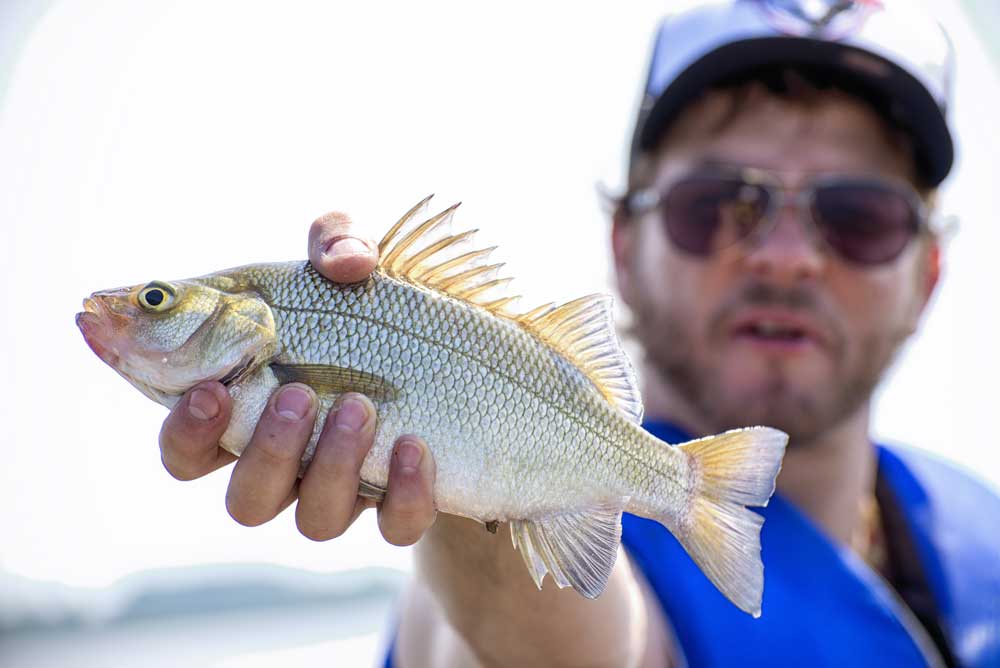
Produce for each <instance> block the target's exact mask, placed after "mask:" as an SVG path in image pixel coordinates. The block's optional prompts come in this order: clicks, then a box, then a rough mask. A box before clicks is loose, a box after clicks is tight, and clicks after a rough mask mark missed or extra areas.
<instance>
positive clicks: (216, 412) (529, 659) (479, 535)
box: [160, 214, 669, 668]
mask: <svg viewBox="0 0 1000 668" xmlns="http://www.w3.org/2000/svg"><path fill="white" fill-rule="evenodd" d="M376 249H377V247H376V245H375V244H373V243H370V242H367V241H364V240H360V239H357V238H354V237H352V236H351V234H350V222H349V220H348V219H347V217H346V216H344V215H342V214H329V215H327V216H324V217H323V218H320V219H319V220H317V221H316V222H315V223H314V224H313V226H312V228H311V230H310V233H309V259H310V261H311V262H312V264H313V265H314V266H315V267H316V269H317V270H318V271H319V272H320V273H322V274H323V275H324V276H326V277H327V278H329V279H331V280H334V281H338V282H345V283H350V282H356V281H361V280H364V279H365V278H366V277H367V276H368V274H370V273H371V271H372V270H373V269H374V267H375V265H376V262H377V250H376ZM317 403H318V402H317V401H316V397H315V395H314V394H313V392H312V390H311V389H310V388H308V387H306V386H303V385H297V384H292V385H290V386H284V387H283V388H282V389H281V391H279V392H277V393H275V396H274V397H272V399H271V401H270V402H269V403H268V407H267V408H266V409H265V411H264V414H263V415H262V416H261V419H260V421H259V423H258V425H257V428H256V430H255V432H254V436H253V438H252V439H251V441H250V443H249V445H248V446H247V448H246V450H245V451H244V452H243V455H242V456H241V457H240V458H239V459H238V460H237V461H236V466H235V467H234V469H233V473H232V476H231V478H230V484H229V490H228V492H227V495H226V505H227V508H228V509H229V512H230V514H231V515H232V516H233V518H234V519H236V521H238V522H240V523H242V524H246V525H251V526H255V525H258V524H262V523H264V522H267V521H269V520H271V519H273V518H274V517H276V516H277V515H278V514H279V513H280V512H281V511H282V510H284V509H285V508H286V507H288V506H289V505H290V504H292V503H294V502H296V500H297V501H298V503H297V507H296V522H297V524H298V527H299V530H300V531H301V532H302V533H303V534H304V535H305V536H307V537H309V538H312V539H313V540H328V539H331V538H336V537H337V536H339V535H341V534H342V533H343V532H344V531H346V530H347V528H348V527H349V526H350V525H351V524H352V523H353V522H354V520H355V519H357V517H358V515H359V514H360V513H361V512H362V511H364V510H365V509H366V508H368V507H371V506H372V505H373V504H372V502H371V501H368V500H365V499H362V498H360V497H358V496H357V489H358V483H359V480H360V469H361V463H362V461H363V460H364V458H365V455H367V453H368V451H369V449H370V448H371V446H372V441H373V438H374V433H375V423H376V419H375V410H374V406H373V405H372V403H371V402H370V401H369V400H368V399H367V398H365V397H363V396H361V395H353V394H352V395H345V396H344V397H342V398H341V400H340V401H338V403H337V405H336V406H335V407H334V408H333V409H332V410H331V411H330V414H329V415H328V416H317V415H316V406H317ZM230 409H231V400H230V397H229V394H228V392H227V391H226V389H225V387H224V386H222V385H220V384H219V383H202V384H200V385H199V386H197V387H196V388H194V389H192V390H191V391H189V392H188V393H187V394H186V395H185V397H184V398H183V399H182V400H181V401H180V402H179V403H178V404H177V406H175V408H174V410H173V411H171V414H170V416H169V417H168V418H167V420H166V421H165V422H164V425H163V429H162V431H161V434H160V447H161V453H162V458H163V463H164V466H165V467H166V468H167V470H168V471H170V472H171V474H173V475H174V476H175V477H177V478H179V479H184V480H190V479H192V478H197V477H200V476H202V475H205V474H207V473H209V472H211V471H214V470H215V469H217V468H219V467H221V466H224V465H226V464H229V463H231V462H232V461H233V460H234V457H233V456H232V455H230V454H229V453H226V452H225V451H223V450H221V449H220V448H219V447H218V440H219V438H220V437H221V436H222V433H223V432H224V431H225V428H226V424H227V423H228V420H229V412H230ZM317 419H322V420H324V428H323V432H322V434H321V436H320V439H319V442H318V444H317V448H316V453H315V455H314V458H313V460H312V461H311V463H310V464H309V466H308V468H307V469H306V472H305V475H304V476H303V477H302V479H301V481H300V480H299V479H298V477H297V474H298V463H299V460H300V458H301V457H302V453H303V452H304V450H305V446H306V444H307V442H308V440H309V436H310V434H311V432H312V425H313V424H314V422H315V420H317ZM434 473H435V469H434V461H433V457H432V456H431V454H430V452H429V450H428V449H427V446H426V444H424V443H423V441H422V440H421V439H419V438H417V437H414V436H404V437H401V438H400V439H399V440H398V441H397V443H396V445H395V448H394V451H393V456H392V458H391V462H390V470H389V483H388V490H387V492H386V497H385V500H384V501H383V502H382V503H381V504H379V506H378V510H379V528H380V530H381V532H382V535H383V537H384V538H385V539H386V540H387V541H389V542H390V543H393V544H395V545H411V544H413V543H415V542H417V541H418V540H420V543H419V545H418V547H417V572H416V578H415V583H414V586H413V588H412V591H411V593H410V595H409V596H408V598H407V602H406V604H405V607H404V610H403V614H402V617H401V623H400V628H399V637H398V643H397V648H396V649H397V651H396V660H397V664H398V665H399V666H402V668H417V667H419V666H459V665H475V664H476V663H479V664H481V665H484V666H509V665H518V666H533V665H538V666H559V665H573V666H614V667H615V668H619V667H621V666H666V665H669V663H668V661H667V658H668V656H669V647H668V645H667V642H666V638H667V633H666V625H665V620H664V619H663V617H662V612H661V609H660V607H659V605H658V604H657V603H656V602H655V601H654V600H653V599H652V598H651V597H650V596H648V595H644V594H643V588H642V587H643V585H642V584H641V583H642V582H644V581H643V580H642V578H641V577H639V578H637V577H636V576H635V575H634V574H633V572H632V569H631V568H630V566H629V562H628V560H627V559H626V558H625V556H624V553H622V554H621V555H620V556H619V559H618V562H617V564H616V565H615V568H614V571H613V572H612V575H611V579H610V581H609V583H608V587H607V590H606V591H605V592H604V593H603V594H602V595H601V596H600V597H599V598H597V599H596V600H593V601H591V600H588V599H586V598H584V597H582V596H580V595H579V594H577V593H576V592H574V591H572V590H569V589H566V590H560V589H558V588H557V587H556V586H555V584H554V583H553V582H552V580H551V579H548V580H547V581H546V583H545V586H544V588H543V590H542V591H538V589H537V588H536V587H535V585H534V583H533V582H532V581H531V578H530V577H529V575H528V571H527V569H526V568H525V565H524V563H523V561H522V559H521V556H520V554H519V553H518V552H516V551H515V550H514V548H513V546H512V545H511V541H510V538H509V533H508V531H507V529H506V527H502V528H501V530H500V531H498V532H497V533H496V534H491V533H489V532H487V531H486V530H485V529H484V528H483V525H481V524H478V523H476V522H472V521H470V520H465V519H462V518H458V517H454V516H448V515H441V516H440V517H437V521H435V509H434V505H433V493H432V490H433V485H434ZM473 657H475V658H473Z"/></svg>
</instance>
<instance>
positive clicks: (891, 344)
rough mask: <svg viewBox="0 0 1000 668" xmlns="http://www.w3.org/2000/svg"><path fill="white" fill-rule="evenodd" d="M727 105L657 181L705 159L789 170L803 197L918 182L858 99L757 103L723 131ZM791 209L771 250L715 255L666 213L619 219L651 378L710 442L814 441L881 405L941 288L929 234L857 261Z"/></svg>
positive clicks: (702, 109)
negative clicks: (899, 249) (737, 435)
mask: <svg viewBox="0 0 1000 668" xmlns="http://www.w3.org/2000/svg"><path fill="white" fill-rule="evenodd" d="M726 95H727V94H726V93H718V94H715V93H713V94H712V95H711V96H709V97H708V98H707V99H705V100H703V101H702V102H700V103H698V104H697V105H695V106H694V107H692V108H691V109H689V110H687V111H686V112H685V113H684V114H683V115H682V116H681V117H680V118H679V119H678V120H677V122H676V123H675V124H674V125H673V126H672V127H671V130H670V132H669V133H668V135H667V136H666V137H665V138H664V142H663V144H662V147H661V150H660V152H659V154H658V158H657V161H656V167H655V177H654V185H656V186H661V187H662V186H663V185H664V184H667V183H669V182H670V181H672V180H673V179H675V178H676V177H677V176H678V175H680V174H684V173H685V172H687V171H690V170H691V168H692V166H695V165H699V164H702V163H705V162H712V163H723V164H726V165H733V166H749V167H756V168H761V169H766V170H772V171H774V172H777V173H780V175H781V179H782V181H783V182H784V184H785V185H786V187H790V188H791V189H792V191H793V192H792V193H790V194H792V195H794V191H795V189H796V188H799V187H801V186H802V185H803V184H806V183H808V182H809V180H810V179H811V178H813V177H815V175H816V174H817V173H836V174H845V173H846V174H863V175H875V176H882V177H888V178H891V179H897V180H899V179H903V180H910V179H911V178H912V170H913V167H912V160H911V159H910V158H909V156H908V154H907V152H906V151H905V150H903V148H901V147H900V146H898V145H896V144H895V143H894V142H893V141H892V140H891V137H890V135H889V134H888V133H887V132H886V130H885V129H884V127H883V125H882V123H881V121H880V119H879V118H878V116H877V115H875V114H874V113H873V112H872V111H870V110H869V109H868V108H867V107H866V106H864V105H863V104H861V103H859V102H856V101H854V100H851V99H849V98H847V97H845V96H840V95H837V94H832V93H831V94H829V95H826V94H823V97H822V99H821V100H819V101H818V103H817V104H815V105H810V106H800V105H798V104H790V103H789V102H788V101H787V100H782V99H780V98H776V97H773V96H770V95H767V94H764V93H762V92H761V91H754V94H752V95H749V96H748V97H747V99H746V100H745V101H744V102H745V104H742V105H741V107H740V108H739V109H738V111H736V113H735V116H734V117H733V118H732V119H731V120H730V121H729V122H727V123H725V124H723V125H722V126H721V128H720V124H719V122H720V120H721V119H722V118H723V117H724V116H725V114H727V113H729V110H730V104H729V102H730V101H729V100H727V99H726ZM786 201H788V202H789V203H788V204H786V205H784V206H783V207H782V209H781V210H780V211H778V212H777V213H776V218H775V221H774V225H773V227H772V228H771V230H770V232H769V233H768V234H767V235H766V236H765V237H764V238H763V239H760V240H757V241H755V242H754V243H753V244H750V243H738V244H736V245H732V246H729V247H727V248H725V249H722V250H719V251H717V252H715V253H714V254H713V255H711V256H709V257H698V256H693V255H690V254H687V253H685V252H683V251H682V250H679V249H678V248H676V247H675V246H674V245H673V244H672V243H671V241H670V240H669V238H668V237H667V235H666V232H665V230H664V229H663V226H662V224H661V222H660V220H659V217H658V214H657V213H656V212H655V211H654V212H650V213H646V214H643V215H642V216H640V217H638V218H636V219H634V220H630V221H616V225H615V229H614V250H615V261H616V270H617V274H618V280H619V286H620V289H621V292H622V295H623V297H624V299H625V301H626V302H627V303H628V305H629V306H630V307H631V310H632V312H633V316H634V324H635V327H634V329H635V333H636V336H637V337H638V339H639V341H640V343H641V344H642V346H643V348H644V349H645V354H646V371H647V373H654V374H656V375H657V376H658V379H657V380H659V381H661V382H663V383H664V384H665V385H666V387H667V388H668V392H669V396H671V397H672V398H673V399H672V400H673V404H671V408H670V410H671V411H674V412H676V414H673V413H672V414H671V417H674V418H675V419H680V420H682V422H684V421H686V426H688V427H691V428H694V429H696V430H697V431H701V432H714V431H719V430H722V429H726V428H731V427H738V426H745V425H750V424H767V425H772V426H775V427H778V428H780V429H784V430H785V431H788V432H789V433H790V434H791V436H792V438H793V441H795V440H799V441H809V440H811V439H812V438H814V437H815V436H817V435H818V434H820V433H822V432H824V431H825V430H827V429H830V428H833V427H835V426H836V425H837V424H838V423H840V422H841V421H842V420H844V419H845V418H846V417H848V416H849V415H852V414H854V413H855V411H856V410H857V409H858V408H859V407H860V406H861V405H862V404H864V403H865V402H866V401H867V400H868V398H869V396H870V394H871V392H872V390H873V388H874V386H875V384H876V383H877V381H878V379H879V377H880V376H881V374H882V372H883V371H884V369H885V368H886V366H887V365H888V364H889V362H890V361H891V359H892V356H893V354H894V352H895V351H896V349H897V348H898V347H899V345H900V343H901V342H902V341H903V340H904V339H905V338H906V337H907V336H908V335H909V334H910V333H912V332H913V331H914V329H915V327H916V324H917V321H918V319H919V316H920V313H921V311H922V310H923V308H924V306H925V305H926V303H927V300H928V298H929V296H930V294H931V291H932V290H933V287H934V284H935V282H936V280H937V247H936V245H935V242H934V241H933V240H931V239H930V238H929V237H917V238H915V239H914V240H913V241H911V242H910V244H909V245H908V246H907V247H906V249H905V250H904V251H903V253H902V254H901V255H900V256H899V257H898V258H896V259H895V260H893V261H891V262H889V263H886V264H881V265H875V266H858V265H853V264H851V263H849V262H847V261H845V260H844V259H843V258H841V257H839V256H838V255H837V254H836V253H835V252H834V251H832V250H831V249H829V248H828V247H826V246H825V245H824V243H823V241H822V240H820V238H819V237H818V236H817V235H816V233H815V230H814V229H813V228H812V223H811V219H810V213H809V212H808V211H805V210H801V209H800V208H799V207H798V206H797V205H795V204H794V203H793V202H794V197H786Z"/></svg>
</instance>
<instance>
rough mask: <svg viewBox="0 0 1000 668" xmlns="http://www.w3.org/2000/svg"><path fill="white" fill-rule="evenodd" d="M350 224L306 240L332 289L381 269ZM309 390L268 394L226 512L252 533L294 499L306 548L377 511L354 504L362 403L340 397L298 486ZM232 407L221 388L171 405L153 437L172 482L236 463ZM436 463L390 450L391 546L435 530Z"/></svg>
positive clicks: (399, 448)
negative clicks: (227, 438)
mask: <svg viewBox="0 0 1000 668" xmlns="http://www.w3.org/2000/svg"><path fill="white" fill-rule="evenodd" d="M350 229H351V222H350V219H349V218H348V217H347V216H346V215H344V214H342V213H329V214H327V215H325V216H323V217H322V218H319V219H318V220H316V221H315V222H314V223H313V224H312V227H311V228H310V230H309V261H310V262H312V264H313V266H314V267H315V268H316V270H317V271H319V272H320V273H321V274H323V276H325V277H327V278H328V279H330V280H332V281H336V282H339V283H354V282H358V281H362V280H364V279H365V278H366V277H367V276H368V275H369V274H370V273H371V272H372V270H373V269H374V268H375V265H376V263H377V262H378V250H377V246H376V244H374V243H372V242H370V241H365V240H362V239H359V238H357V237H353V236H351V234H350ZM316 406H317V400H316V396H315V394H314V393H313V391H312V389H311V388H309V387H307V386H305V385H301V384H299V383H290V384H288V385H285V386H283V387H282V388H281V389H279V391H277V392H275V393H274V396H272V397H271V400H270V401H269V402H268V405H267V408H265V410H264V413H263V414H262V415H261V418H260V421H259V422H258V423H257V428H256V430H255V431H254V435H253V438H252V439H251V440H250V443H249V445H247V447H246V449H245V450H244V451H243V454H242V456H241V457H240V458H239V460H238V461H237V462H236V466H235V467H233V473H232V476H231V477H230V480H229V490H228V492H227V493H226V508H227V509H228V510H229V514H230V515H232V516H233V519H235V520H236V521H237V522H239V523H240V524H244V525H247V526H258V525H260V524H263V523H264V522H268V521H270V520H272V519H274V517H276V516H277V515H278V514H279V513H280V512H281V511H282V510H284V509H285V508H287V507H288V506H289V505H291V503H292V502H294V501H295V500H296V499H298V505H297V507H296V510H295V521H296V524H297V525H298V528H299V531H300V532H302V534H303V535H305V536H307V537H309V538H311V539H313V540H329V539H331V538H336V537H337V536H339V535H341V534H342V533H344V531H346V530H347V527H349V526H350V525H351V523H353V522H354V520H355V519H357V517H358V515H360V514H361V512H362V511H363V510H365V509H366V508H369V507H372V506H374V505H375V504H374V502H372V501H370V500H368V499H363V498H361V497H359V496H358V495H357V490H358V481H359V471H360V469H361V463H362V461H363V460H364V458H365V455H366V454H368V450H369V449H370V448H371V446H372V442H373V439H374V435H375V407H374V406H373V405H372V403H371V401H370V400H369V399H368V398H367V397H364V396H362V395H360V394H354V393H349V394H345V395H343V396H342V397H340V400H339V401H338V402H337V404H336V405H335V406H334V407H333V408H332V409H331V410H330V413H329V415H327V416H323V419H324V420H325V422H324V425H323V431H322V434H321V435H320V439H319V442H318V444H317V447H316V454H315V455H314V457H313V460H312V461H311V462H310V464H309V466H308V468H307V469H306V472H305V475H304V476H303V477H302V479H301V481H300V480H299V479H298V470H299V461H300V459H301V457H302V453H303V452H304V451H305V447H306V444H307V442H308V440H309V436H310V434H311V433H312V429H313V425H314V424H315V420H316V419H317V416H316ZM231 408H232V401H231V399H230V397H229V393H228V392H227V390H226V388H225V386H223V385H222V384H221V383H217V382H204V383H200V384H198V385H197V386H195V387H194V388H192V389H191V390H189V391H188V392H187V393H186V394H185V395H184V396H183V397H182V399H181V400H180V401H179V402H178V403H177V405H176V406H175V407H174V409H173V410H172V411H171V413H170V415H169V416H168V417H167V419H166V420H165V421H164V423H163V428H162V429H161V431H160V453H161V457H162V459H163V465H164V467H166V469H167V471H169V472H170V474H171V475H173V476H174V477H175V478H177V479H179V480H193V479H195V478H200V477H201V476H203V475H206V474H208V473H210V472H212V471H214V470H216V469H218V468H220V467H222V466H225V465H227V464H229V463H231V462H232V461H233V460H235V459H236V457H234V456H233V455H232V454H230V453H228V452H226V451H225V450H223V449H221V448H220V447H219V438H221V436H222V434H223V433H224V432H225V430H226V425H227V424H228V423H229V415H230V410H231ZM433 484H434V461H433V458H432V456H431V454H430V451H429V450H428V449H427V445H426V444H425V443H424V442H423V441H422V440H421V439H420V438H418V437H416V436H402V437H400V438H399V440H397V441H396V444H395V446H394V450H393V455H392V460H391V465H390V469H389V485H388V491H387V492H386V496H385V500H384V501H382V502H381V503H380V504H378V506H379V528H380V529H381V531H382V535H383V536H384V537H385V539H386V540H387V541H389V542H390V543H392V544H394V545H411V544H413V543H415V542H416V541H417V540H418V539H419V538H420V536H421V535H423V533H424V531H426V530H427V529H428V528H429V527H430V525H431V524H433V522H434V516H435V511H434V505H433V500H432V498H433V497H432V493H431V490H432V488H433Z"/></svg>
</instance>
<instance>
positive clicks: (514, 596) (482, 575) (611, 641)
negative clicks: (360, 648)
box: [395, 515, 673, 668]
mask: <svg viewBox="0 0 1000 668" xmlns="http://www.w3.org/2000/svg"><path fill="white" fill-rule="evenodd" d="M505 529H506V527H505V526H501V527H500V530H499V531H498V532H497V533H496V535H493V534H489V533H487V532H486V531H485V530H484V529H483V526H482V525H481V524H478V523H475V522H472V521H469V520H465V519H462V518H458V517H454V516H449V515H441V516H440V517H438V519H437V521H436V522H435V524H434V525H433V526H432V527H431V528H430V529H429V530H428V531H427V532H426V533H425V534H424V537H423V539H421V541H420V542H419V543H418V544H417V547H416V549H417V555H416V556H417V559H416V567H417V572H416V578H415V580H414V583H413V585H412V586H411V588H410V591H409V592H408V594H407V596H406V598H405V599H404V601H403V606H402V614H401V618H400V624H399V630H398V635H397V640H396V652H395V659H396V666H397V667H398V668H421V667H424V666H441V667H442V668H444V667H449V668H450V667H452V666H455V667H457V666H475V665H480V666H614V667H616V668H619V667H632V666H635V667H638V666H648V667H650V668H652V667H654V666H670V665H673V661H672V660H671V659H672V656H673V647H672V646H671V644H670V641H669V638H670V636H669V634H668V633H667V626H666V624H667V622H666V620H665V619H664V617H663V613H662V608H661V607H660V606H659V604H658V603H657V601H656V600H655V598H654V597H653V595H652V592H651V590H650V589H649V588H648V586H647V585H646V584H645V580H644V578H642V577H641V576H639V577H636V574H635V573H634V571H633V568H632V566H631V564H630V562H629V560H628V558H627V556H626V555H625V553H624V551H620V552H619V555H618V560H617V563H616V564H615V568H614V570H613V572H612V575H611V579H610V580H609V582H608V587H607V589H606V590H605V592H604V593H603V594H601V596H599V597H598V598H597V599H595V600H588V599H585V598H583V597H582V596H580V595H579V594H577V593H576V592H574V591H572V590H570V589H559V588H558V587H556V586H555V583H554V582H552V580H551V579H547V580H546V582H545V584H544V586H543V589H542V590H541V591H539V590H538V589H537V588H536V587H535V585H534V583H533V582H532V581H531V578H530V576H529V575H528V572H527V569H526V568H525V566H524V562H523V561H522V560H521V556H520V554H518V553H517V552H515V551H514V549H513V547H512V545H511V542H510V538H509V537H508V535H507V534H506V533H505Z"/></svg>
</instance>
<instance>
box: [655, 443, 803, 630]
mask: <svg viewBox="0 0 1000 668" xmlns="http://www.w3.org/2000/svg"><path fill="white" fill-rule="evenodd" d="M787 442H788V435H787V434H785V433H784V432H781V431H778V430H777V429H771V428H769V427H751V428H748V429H735V430H732V431H727V432H725V433H723V434H718V435H716V436H708V437H706V438H701V439H698V440H695V441H689V442H688V443H684V444H683V445H681V446H680V448H681V450H683V451H684V453H685V454H687V455H688V457H689V458H690V462H691V469H692V473H693V479H694V480H695V483H694V488H693V492H692V498H691V504H690V506H689V509H688V513H687V515H686V517H684V518H682V519H681V520H680V522H679V523H677V521H676V519H675V520H674V522H675V525H674V526H675V527H676V529H677V530H676V531H675V532H674V533H675V534H676V535H677V537H678V538H679V539H680V541H681V543H682V544H683V545H684V548H685V549H686V550H687V551H688V554H690V555H691V557H692V558H693V559H694V561H695V563H697V564H698V566H699V567H700V568H701V570H702V571H704V573H705V575H707V576H708V579H709V580H711V581H712V584H714V585H715V586H716V587H718V588H719V591H721V592H722V593H723V594H724V595H725V596H726V597H727V598H729V600H731V601H732V602H733V603H734V604H736V606H737V607H738V608H740V609H741V610H743V611H744V612H748V613H750V614H752V615H753V616H754V617H759V616H760V606H761V597H762V596H763V593H764V564H763V563H762V562H761V560H760V529H761V526H762V525H763V523H764V518H762V517H761V516H760V515H758V514H757V513H755V512H753V511H751V510H747V509H746V508H745V506H766V505H767V502H768V499H770V497H771V494H772V493H773V492H774V481H775V478H776V477H777V475H778V471H779V470H780V469H781V458H782V456H783V455H784V452H785V444H786V443H787Z"/></svg>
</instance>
